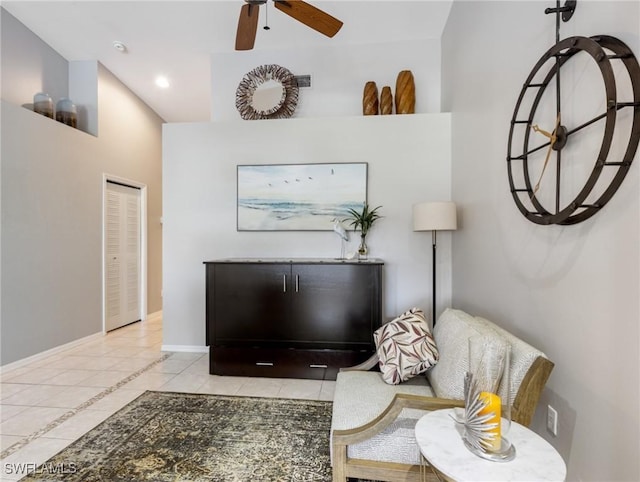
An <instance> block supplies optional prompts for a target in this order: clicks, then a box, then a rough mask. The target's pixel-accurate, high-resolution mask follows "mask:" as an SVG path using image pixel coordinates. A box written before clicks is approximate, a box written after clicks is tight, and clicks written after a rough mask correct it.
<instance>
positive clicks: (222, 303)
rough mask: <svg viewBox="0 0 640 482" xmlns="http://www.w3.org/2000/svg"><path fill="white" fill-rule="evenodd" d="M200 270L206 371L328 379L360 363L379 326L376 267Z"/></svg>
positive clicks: (256, 265)
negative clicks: (203, 277)
mask: <svg viewBox="0 0 640 482" xmlns="http://www.w3.org/2000/svg"><path fill="white" fill-rule="evenodd" d="M205 265H206V316H207V319H206V323H207V325H206V328H207V344H208V345H209V346H210V355H209V356H210V363H209V372H210V373H211V374H215V375H236V376H266V377H294V378H314V379H328V380H335V378H336V375H337V372H338V370H339V369H340V368H341V367H346V366H352V365H356V364H358V363H361V362H363V361H364V360H366V359H367V358H368V357H369V356H370V355H371V354H372V353H373V352H374V351H375V345H374V342H373V332H374V331H375V330H376V328H378V327H379V326H380V324H381V320H382V266H383V263H382V262H381V261H379V260H367V261H361V262H358V261H341V260H304V259H303V260H238V259H226V260H219V261H208V262H205Z"/></svg>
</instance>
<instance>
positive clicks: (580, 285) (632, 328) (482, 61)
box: [442, 1, 640, 481]
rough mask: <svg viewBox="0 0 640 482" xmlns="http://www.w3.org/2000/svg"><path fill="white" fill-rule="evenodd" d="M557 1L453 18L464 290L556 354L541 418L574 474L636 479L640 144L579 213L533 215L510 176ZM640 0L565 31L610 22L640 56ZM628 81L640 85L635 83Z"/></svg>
mask: <svg viewBox="0 0 640 482" xmlns="http://www.w3.org/2000/svg"><path fill="white" fill-rule="evenodd" d="M547 3H549V2H547ZM548 6H550V5H546V4H545V3H544V2H519V1H518V2H515V1H510V2H503V1H500V2H463V1H457V2H454V5H453V8H452V12H451V16H450V18H449V22H448V24H447V27H446V29H445V33H444V37H443V40H442V45H443V53H442V58H443V59H445V61H444V62H443V81H442V85H443V89H444V96H443V108H444V110H450V111H451V112H452V126H453V128H452V138H453V148H452V153H453V154H452V155H453V159H452V164H453V197H454V199H456V200H457V201H458V202H459V203H460V204H461V211H462V213H463V228H462V229H460V230H459V231H457V232H456V233H455V235H454V237H453V253H454V263H453V300H454V305H455V306H457V307H459V308H463V309H466V310H468V311H470V312H472V313H474V314H478V315H484V316H486V317H488V318H491V319H493V320H494V321H495V322H496V323H498V324H500V325H502V326H504V327H506V328H507V329H509V330H512V331H513V332H515V333H516V334H518V335H520V336H521V337H523V338H524V339H525V340H528V341H529V342H530V343H532V344H533V345H535V346H537V347H539V348H540V349H542V350H543V351H545V352H546V353H547V355H548V356H549V357H550V358H551V360H553V361H554V362H555V364H556V366H555V369H554V371H553V373H552V375H551V378H550V380H549V383H548V388H547V389H546V390H545V393H544V395H543V399H542V402H541V404H540V405H539V407H538V411H537V414H536V418H535V420H534V424H533V427H534V429H535V430H536V431H537V432H538V433H540V434H542V435H543V436H545V437H546V438H547V439H548V440H550V441H551V443H552V444H553V445H555V446H556V447H557V448H558V449H559V451H560V453H561V454H562V456H563V457H564V459H565V461H566V462H567V465H568V469H569V472H568V473H569V480H596V481H602V480H621V481H636V480H640V465H639V458H638V454H639V453H640V445H639V444H640V442H639V441H640V420H639V413H640V397H639V394H638V389H639V381H640V372H639V371H640V353H639V342H640V331H639V324H640V321H639V320H640V312H639V306H638V293H639V292H640V282H639V278H640V276H639V273H640V270H639V268H640V223H639V220H640V203H639V198H640V196H639V180H640V179H639V177H640V176H639V173H640V159H639V156H638V154H636V157H635V162H634V164H633V166H632V169H631V171H630V172H629V174H628V175H627V178H626V179H625V181H624V183H623V184H622V186H621V188H620V189H619V191H618V192H617V193H616V195H615V196H614V197H613V199H612V200H611V201H610V202H609V204H608V205H607V206H605V208H604V209H603V210H602V211H601V212H599V213H598V214H596V215H595V216H594V217H592V218H591V219H589V220H587V221H585V222H583V223H581V224H578V225H574V226H565V227H562V226H538V225H535V224H533V223H530V222H529V221H527V220H526V219H525V218H524V217H523V216H522V215H521V214H520V212H519V211H518V210H517V208H516V206H515V204H514V202H513V200H512V198H511V194H510V192H509V189H508V181H507V172H506V162H505V158H506V149H507V136H508V133H509V121H510V120H511V115H512V112H513V108H514V104H515V102H516V100H517V97H518V94H519V92H520V89H521V87H522V85H523V83H524V81H525V79H526V78H527V76H528V74H529V72H530V71H531V69H532V67H533V66H534V64H535V63H536V62H537V60H538V59H539V58H540V56H541V55H542V54H543V53H544V52H545V51H546V50H547V49H548V48H549V47H550V46H551V45H552V43H553V42H554V39H555V21H554V20H555V19H554V18H553V17H552V16H548V15H545V14H544V13H543V12H544V9H545V8H546V7H548ZM639 8H640V4H639V3H638V2H614V1H608V2H578V8H577V10H576V13H575V15H574V17H573V19H572V20H571V21H570V22H569V23H563V24H562V26H561V38H565V37H568V36H571V35H585V36H591V35H595V34H603V33H606V34H609V35H613V36H616V37H618V38H620V39H621V40H622V41H624V42H625V43H627V44H628V45H629V46H630V47H631V48H632V50H633V51H634V52H635V54H636V56H638V55H640V39H639V35H640V11H639ZM565 73H566V76H565V77H564V79H565V82H570V83H571V82H579V81H580V82H589V78H590V75H589V73H588V72H585V71H583V70H578V71H576V70H572V69H571V68H570V67H568V68H567V69H566V72H565ZM567 85H569V84H567ZM572 85H573V84H572ZM594 87H595V86H594ZM598 92H599V90H598ZM626 92H627V95H629V96H630V94H629V88H628V86H627V87H626ZM629 98H630V97H629ZM578 104H579V99H574V100H570V101H567V102H565V104H564V106H565V107H564V111H565V112H575V111H577V110H578V108H579V107H580V106H579V105H578ZM624 115H626V116H627V119H628V118H629V116H630V113H629V112H628V113H626V114H624ZM585 144H587V143H586V142H585ZM585 144H583V143H575V142H574V143H573V146H572V147H571V149H575V150H576V151H577V153H578V154H580V153H583V152H584V155H589V156H590V158H591V159H593V157H592V154H587V153H586V152H585V151H584V149H585V147H584V146H585ZM589 152H590V151H589ZM487 280H491V282H490V283H488V282H487ZM547 404H551V405H552V406H554V407H555V408H556V409H557V410H558V413H559V434H558V437H557V438H555V437H553V436H551V435H550V434H549V433H548V432H547V431H546V429H545V416H546V407H547Z"/></svg>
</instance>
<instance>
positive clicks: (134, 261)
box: [105, 182, 141, 331]
mask: <svg viewBox="0 0 640 482" xmlns="http://www.w3.org/2000/svg"><path fill="white" fill-rule="evenodd" d="M106 195H107V199H106V216H105V223H106V225H105V256H106V259H105V266H106V272H105V276H106V279H105V286H106V298H105V309H106V316H105V326H106V329H107V331H109V330H114V329H116V328H119V327H121V326H124V325H128V324H129V323H133V322H134V321H138V320H140V258H141V253H140V209H141V207H140V189H137V188H133V187H129V186H123V185H120V184H115V183H112V182H107V190H106Z"/></svg>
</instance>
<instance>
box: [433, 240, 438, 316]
mask: <svg viewBox="0 0 640 482" xmlns="http://www.w3.org/2000/svg"><path fill="white" fill-rule="evenodd" d="M437 232H438V231H436V230H435V229H434V230H433V231H431V244H432V248H433V249H432V250H431V253H432V256H431V259H432V261H431V263H432V267H433V268H432V270H431V276H432V280H431V286H432V294H431V296H432V298H431V319H432V320H433V324H434V325H435V324H436V233H437Z"/></svg>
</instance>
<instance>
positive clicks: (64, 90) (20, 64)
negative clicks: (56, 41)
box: [0, 8, 69, 105]
mask: <svg viewBox="0 0 640 482" xmlns="http://www.w3.org/2000/svg"><path fill="white" fill-rule="evenodd" d="M0 22H1V26H0V40H1V42H0V45H1V46H2V56H0V65H1V67H2V98H3V99H4V100H7V101H9V102H11V103H13V104H17V105H23V104H31V103H33V95H34V94H35V93H36V92H46V93H48V94H49V95H50V96H51V98H52V99H53V102H54V104H55V102H56V101H57V100H58V99H60V98H61V97H67V95H68V93H69V68H68V63H67V61H66V60H65V59H64V57H62V56H61V55H59V54H58V53H57V52H56V51H55V50H53V49H52V48H51V47H49V45H47V44H46V43H44V42H43V41H42V40H41V39H40V37H37V36H36V35H35V34H34V33H33V32H31V30H29V29H27V28H25V26H24V25H23V24H22V23H20V21H18V20H17V19H16V18H15V17H14V16H13V15H11V14H10V13H9V12H7V11H6V10H5V9H4V8H0Z"/></svg>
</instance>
